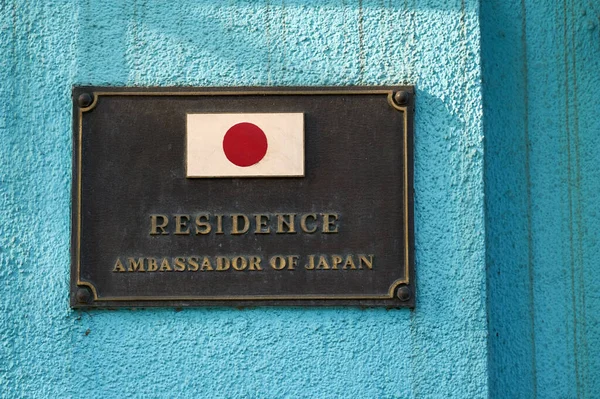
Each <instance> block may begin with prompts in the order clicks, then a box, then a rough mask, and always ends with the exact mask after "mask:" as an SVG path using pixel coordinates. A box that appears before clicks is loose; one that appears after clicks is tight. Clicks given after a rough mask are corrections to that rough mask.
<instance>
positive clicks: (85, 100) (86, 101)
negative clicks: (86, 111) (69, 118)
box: [77, 93, 94, 108]
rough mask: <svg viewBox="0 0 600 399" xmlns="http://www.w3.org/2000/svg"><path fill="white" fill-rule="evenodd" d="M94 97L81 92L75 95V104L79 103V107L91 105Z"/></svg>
mask: <svg viewBox="0 0 600 399" xmlns="http://www.w3.org/2000/svg"><path fill="white" fill-rule="evenodd" d="M93 101H94V98H93V97H92V95H91V94H90V93H81V94H80V95H79V97H77V104H79V107H80V108H86V107H89V106H90V105H92V102H93Z"/></svg>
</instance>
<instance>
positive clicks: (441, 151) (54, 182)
mask: <svg viewBox="0 0 600 399" xmlns="http://www.w3.org/2000/svg"><path fill="white" fill-rule="evenodd" d="M0 27H1V34H2V40H0V63H1V64H0V96H1V97H0V139H1V142H0V143H1V145H0V173H1V175H0V178H1V180H0V211H1V213H0V306H1V309H0V390H1V392H2V396H3V397H7V398H13V397H14V398H20V397H50V398H55V397H79V396H82V395H85V396H98V397H115V398H122V397H130V396H131V397H132V396H135V395H136V394H137V395H138V396H140V397H194V398H196V397H213V398H217V397H274V398H275V397H277V398H279V397H290V398H292V397H293V398H300V397H318V398H337V397H348V398H412V397H421V398H431V397H439V398H449V397H457V398H482V397H486V396H487V387H488V375H487V326H486V292H485V288H486V280H485V278H486V274H485V251H484V238H485V234H484V204H483V125H482V100H481V82H480V64H479V60H480V50H479V46H480V38H479V32H480V30H479V6H478V2H477V1H475V0H462V1H460V0H454V1H448V0H412V1H405V2H402V1H400V2H398V1H394V2H392V1H390V2H388V1H367V0H363V1H360V0H357V1H339V0H330V1H308V0H306V1H302V0H285V1H268V2H267V1H233V0H231V1H223V2H215V1H208V0H181V1H175V2H162V1H159V0H155V1H152V0H147V1H142V0H139V1H122V2H121V1H114V2H109V1H99V0H98V1H91V0H87V1H86V0H77V1H75V0H73V1H68V0H64V1H59V0H54V1H49V0H37V1H33V0H32V1H25V0H22V1H2V2H0ZM74 84H95V85H140V86H145V85H161V86H168V85H198V86H221V85H225V86H226V85H361V84H369V85H376V84H415V85H416V90H417V96H418V97H417V105H416V108H417V110H416V125H415V126H416V127H415V130H416V139H415V192H416V194H415V199H416V205H415V223H416V247H417V251H416V262H417V273H418V284H417V289H418V300H417V307H416V309H415V310H414V311H410V310H394V311H386V310H358V309H342V308H335V309H293V308H284V309H247V310H235V309H224V308H215V309H186V310H183V311H181V312H176V311H175V310H173V309H162V310H160V309H159V310H154V309H152V310H151V309H146V310H135V311H133V310H131V311H129V310H122V311H85V312H82V311H73V310H71V309H70V308H69V306H68V298H67V293H68V280H69V225H70V224H69V212H70V182H71V180H70V179H71V112H72V110H71V100H70V90H71V86H72V85H74ZM580 96H581V97H580V101H582V100H583V94H580ZM581 151H584V149H583V148H582V149H581ZM581 198H583V193H581ZM588 211H590V212H591V209H587V210H586V212H588ZM577 276H579V275H577ZM578 278H579V277H577V279H578ZM577 281H579V280H577ZM541 299H542V298H539V300H540V301H541ZM90 392H91V393H90Z"/></svg>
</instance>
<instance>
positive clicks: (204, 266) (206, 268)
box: [200, 256, 229, 272]
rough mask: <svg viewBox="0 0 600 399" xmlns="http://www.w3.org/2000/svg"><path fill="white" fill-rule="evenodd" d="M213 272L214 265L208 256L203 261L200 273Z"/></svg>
mask: <svg viewBox="0 0 600 399" xmlns="http://www.w3.org/2000/svg"><path fill="white" fill-rule="evenodd" d="M228 267H229V266H228ZM211 270H213V267H212V264H211V263H210V258H209V257H208V256H205V257H204V259H202V267H201V268H200V271H202V272H204V271H211Z"/></svg>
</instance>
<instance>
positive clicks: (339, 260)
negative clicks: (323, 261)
mask: <svg viewBox="0 0 600 399" xmlns="http://www.w3.org/2000/svg"><path fill="white" fill-rule="evenodd" d="M343 260H344V259H343V258H342V257H341V256H339V255H333V256H332V257H331V269H333V270H337V268H338V265H339V264H340V263H342V261H343Z"/></svg>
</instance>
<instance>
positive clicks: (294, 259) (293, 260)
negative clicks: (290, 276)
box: [287, 255, 299, 270]
mask: <svg viewBox="0 0 600 399" xmlns="http://www.w3.org/2000/svg"><path fill="white" fill-rule="evenodd" d="M298 258H299V256H298V255H290V256H288V258H287V264H288V270H294V268H295V267H296V266H298Z"/></svg>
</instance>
